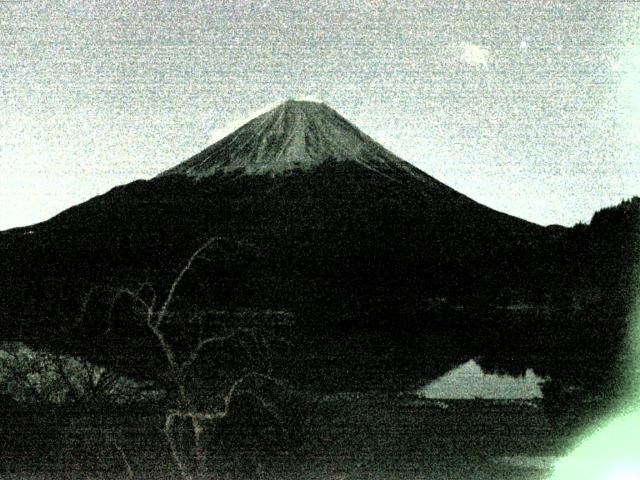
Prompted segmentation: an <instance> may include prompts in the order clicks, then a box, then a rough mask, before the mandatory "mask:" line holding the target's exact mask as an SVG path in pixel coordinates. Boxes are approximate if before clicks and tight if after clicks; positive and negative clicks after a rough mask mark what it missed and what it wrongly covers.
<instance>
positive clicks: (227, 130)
mask: <svg viewBox="0 0 640 480" xmlns="http://www.w3.org/2000/svg"><path fill="white" fill-rule="evenodd" d="M281 103H282V102H274V103H269V104H268V105H265V106H264V107H260V108H258V109H257V110H253V111H252V112H250V113H249V114H247V115H243V116H242V117H240V118H238V119H236V120H232V121H231V122H229V123H227V124H224V125H221V126H219V127H214V129H213V130H212V131H211V133H210V134H209V143H216V142H218V141H220V140H222V139H223V138H224V137H226V136H228V135H230V134H232V133H233V132H235V131H236V130H237V129H238V128H240V127H242V126H243V125H246V124H247V123H249V122H250V121H251V120H254V119H256V118H258V117H259V116H260V115H263V114H265V113H267V112H270V111H271V110H273V109H274V108H277V107H278V106H279V105H280V104H281Z"/></svg>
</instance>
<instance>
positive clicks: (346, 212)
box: [0, 100, 570, 389]
mask: <svg viewBox="0 0 640 480" xmlns="http://www.w3.org/2000/svg"><path fill="white" fill-rule="evenodd" d="M568 231H569V229H564V228H561V227H542V226H539V225H536V224H533V223H529V222H527V221H524V220H521V219H518V218H515V217H512V216H510V215H507V214H504V213H500V212H498V211H495V210H492V209H490V208H488V207H486V206H484V205H481V204H479V203H477V202H475V201H473V200H472V199H470V198H468V197H466V196H465V195H463V194H461V193H459V192H457V191H455V190H453V189H451V188H449V187H448V186H446V185H444V184H443V183H441V182H440V181H438V180H436V179H435V178H433V177H431V176H429V175H428V174H427V173H424V172H422V171H421V170H419V169H417V168H416V167H414V166H412V165H411V164H409V163H407V162H405V161H403V160H402V159H400V158H398V157H397V156H396V155H394V154H393V153H391V152H389V151H388V150H387V149H385V148H384V147H382V146H381V145H379V144H378V143H376V142H375V141H374V140H373V139H371V138H370V137H368V136H367V135H366V134H364V133H363V132H361V131H360V130H359V129H358V128H356V127H355V126H353V125H352V124H351V123H350V122H349V121H347V120H346V119H345V118H343V117H342V116H341V115H340V114H338V113H337V112H336V111H334V110H333V109H331V108H330V107H328V106H326V105H324V104H322V103H317V102H309V101H294V100H289V101H286V102H284V103H282V104H280V105H279V106H277V107H276V108H274V109H272V110H270V111H268V112H266V113H263V114H261V115H259V116H258V117H256V118H254V119H251V120H250V121H248V122H247V123H246V124H245V125H243V126H241V127H240V128H238V129H237V130H236V131H234V132H232V133H230V134H229V135H227V136H226V137H224V138H222V139H220V140H219V141H217V142H216V143H214V144H213V145H211V146H210V147H208V148H207V149H205V150H203V151H202V152H200V153H198V154H196V155H195V156H193V157H192V158H190V159H188V160H186V161H184V162H182V163H180V164H178V165H176V166H175V167H173V168H171V169H169V170H167V171H165V172H161V173H160V174H159V175H158V176H156V177H154V178H152V179H149V180H139V181H135V182H133V183H130V184H127V185H123V186H120V187H116V188H114V189H113V190H111V191H109V192H108V193H106V194H104V195H101V196H98V197H95V198H93V199H91V200H89V201H87V202H85V203H83V204H81V205H78V206H76V207H72V208H70V209H68V210H66V211H64V212H62V213H61V214H59V215H57V216H55V217H54V218H52V219H50V220H48V221H46V222H43V223H40V224H37V225H33V226H31V227H27V228H20V229H14V230H9V231H6V232H0V269H1V270H2V271H3V272H5V274H4V276H3V280H2V283H1V284H0V303H2V305H4V308H3V309H2V311H0V321H2V324H3V329H2V338H1V339H2V340H23V341H25V342H27V343H30V344H32V345H36V346H42V347H44V348H48V349H56V350H61V351H64V352H67V353H72V354H76V355H80V356H85V357H90V358H92V359H93V360H94V361H97V362H99V363H103V364H106V365H110V366H113V367H114V368H118V369H120V370H122V371H124V372H126V373H130V374H132V375H137V376H152V377H153V376H158V375H160V373H159V372H160V371H161V370H162V362H161V358H160V357H161V355H159V353H158V351H157V349H154V347H153V346H152V341H153V340H152V339H150V338H149V336H148V332H145V330H144V328H141V327H140V326H139V325H137V324H136V323H135V322H134V321H133V320H131V318H130V316H129V317H128V316H127V315H124V314H122V315H118V314H117V313H118V312H117V311H116V314H115V315H113V308H110V305H111V307H113V305H112V304H110V298H111V297H110V295H111V294H109V293H108V292H110V291H112V290H113V289H118V288H125V287H126V288H128V289H136V288H139V287H140V286H141V285H150V284H151V285H154V287H155V288H156V291H158V292H166V291H168V289H169V287H170V285H171V281H172V279H174V278H175V276H176V274H177V272H179V271H180V269H181V267H182V266H183V265H184V264H185V262H186V261H187V260H188V259H189V257H190V255H191V254H192V253H193V252H194V251H196V250H197V249H198V247H199V246H201V245H202V244H203V243H204V242H206V241H207V240H208V239H211V238H216V239H218V241H217V243H216V247H215V248H214V249H212V251H210V252H208V253H207V256H206V258H207V261H206V262H201V263H199V264H198V266H197V268H194V272H193V275H190V276H189V278H188V279H185V283H184V285H182V286H181V291H180V292H179V293H180V294H179V299H178V301H177V302H176V305H175V311H174V312H173V318H175V319H176V320H175V321H174V322H173V323H171V325H170V327H169V326H168V328H169V329H170V330H171V332H170V333H171V334H172V335H173V337H174V338H175V340H174V341H175V342H176V345H179V344H181V342H184V337H185V335H186V333H185V332H186V331H187V330H188V326H187V325H185V324H183V323H181V321H180V320H178V319H179V318H181V315H182V313H185V312H190V311H193V310H194V309H199V310H201V311H206V312H213V311H215V312H218V313H220V312H226V313H225V314H224V315H226V317H225V318H227V320H228V321H235V320H233V318H237V317H239V316H244V318H246V317H251V318H253V319H254V321H256V322H262V323H263V324H264V325H267V324H269V320H267V318H271V317H273V316H274V315H276V316H277V315H281V316H284V317H286V318H287V319H288V320H287V324H288V325H289V327H288V328H289V329H290V332H289V334H288V335H289V336H290V338H291V342H289V343H290V344H291V345H292V347H291V350H290V351H288V352H287V353H286V355H284V356H283V357H282V359H281V370H282V371H283V372H286V374H287V375H288V376H290V377H291V379H292V380H293V381H295V382H298V383H300V384H303V385H312V386H316V387H319V388H326V389H343V388H359V386H362V387H366V388H374V389H386V388H399V387H402V388H406V387H407V386H410V385H413V386H418V385H423V384H424V383H425V382H426V381H428V380H429V379H432V378H435V377H436V376H438V375H440V374H442V373H444V372H446V371H448V370H450V369H451V368H453V367H454V366H456V365H459V364H462V363H464V362H465V361H467V360H468V359H469V358H472V357H474V356H477V355H479V354H481V352H482V351H487V350H491V349H494V347H496V342H500V341H501V338H502V337H501V336H500V335H499V334H497V333H496V332H501V331H504V325H505V323H504V322H508V321H509V320H508V319H507V318H506V317H507V316H508V315H510V314H511V313H512V312H513V311H514V310H513V308H516V307H514V305H515V306H523V307H522V309H520V312H521V316H520V317H522V315H525V314H527V315H529V312H539V311H540V308H539V305H541V304H542V303H543V301H544V299H545V298H547V299H548V297H549V295H550V294H554V292H555V291H558V290H559V289H562V288H563V285H565V284H566V282H567V281H568V280H567V278H568V277H569V275H570V273H565V272H564V271H563V269H565V267H566V265H567V264H568V262H558V261H557V256H558V255H559V254H558V252H559V251H560V250H561V248H560V247H559V245H564V243H563V242H564V239H565V238H567V235H568V234H567V232H568ZM554 255H555V256H554ZM118 308H120V309H124V307H123V306H120V307H118ZM118 308H116V310H118ZM107 311H108V312H109V315H106V312H107ZM274 312H277V314H276V313H274ZM496 312H502V313H496ZM505 312H507V313H505ZM510 312H511V313H510ZM522 312H524V313H522ZM185 314H186V313H185ZM114 318H115V320H114ZM531 321H532V322H533V321H534V320H531ZM501 322H502V323H501ZM509 328H511V327H509ZM501 329H502V330H501ZM532 338H533V337H532ZM538 341H539V339H538V340H536V339H532V340H531V342H532V344H531V345H528V346H525V347H522V348H523V349H524V350H526V348H529V347H531V348H534V347H535V345H536V342H538ZM141 346H144V348H141ZM492 351H493V350H492ZM211 355H213V353H212V354H211ZM213 358H214V357H211V358H210V361H209V360H207V359H206V358H205V359H204V360H203V362H204V365H207V361H209V363H211V362H213V361H214V360H213ZM527 358H529V357H527ZM203 368H204V367H203Z"/></svg>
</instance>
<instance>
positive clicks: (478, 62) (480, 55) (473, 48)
mask: <svg viewBox="0 0 640 480" xmlns="http://www.w3.org/2000/svg"><path fill="white" fill-rule="evenodd" d="M489 57H490V54H489V50H487V49H486V48H484V47H482V46H480V45H475V44H473V43H466V44H463V45H462V53H461V54H460V61H461V62H462V63H466V64H468V65H474V66H482V67H484V68H487V67H488V65H489V60H490V58H489Z"/></svg>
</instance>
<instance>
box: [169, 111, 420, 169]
mask: <svg viewBox="0 0 640 480" xmlns="http://www.w3.org/2000/svg"><path fill="white" fill-rule="evenodd" d="M328 161H331V162H356V163H358V164H360V165H362V166H364V167H366V168H368V169H370V170H374V171H379V172H387V173H388V172H389V170H390V169H393V170H395V169H397V168H398V167H400V168H401V169H402V170H407V167H409V168H412V167H410V166H409V164H407V163H406V162H404V161H403V160H401V159H399V158H398V157H396V156H395V155H393V154H392V153H391V152H389V151H388V150H386V149H385V148H384V147H382V146H381V145H380V144H378V143H376V142H375V141H374V140H372V139H371V138H370V137H368V136H367V135H365V134H364V133H362V132H361V131H360V130H359V129H358V128H356V127H355V126H354V125H352V124H351V123H350V122H349V121H348V120H346V119H345V118H344V117H342V116H341V115H340V114H339V113H337V112H336V111H335V110H333V109H332V108H330V107H328V106H327V105H326V104H324V103H322V102H316V101H310V100H297V99H288V100H286V101H284V102H283V103H281V104H279V105H278V106H277V107H275V108H273V109H272V110H270V111H268V112H266V113H263V114H262V115H259V116H257V117H255V118H253V119H251V120H249V121H248V122H247V123H245V124H244V125H242V126H241V127H240V128H238V129H237V130H235V131H234V132H232V133H230V134H229V135H227V136H226V137H224V138H222V139H221V140H219V141H217V142H216V143H214V144H213V145H211V146H210V147H208V148H207V149H205V150H203V151H202V152H200V153H198V154H196V155H195V156H193V157H191V158H190V159H188V160H186V161H184V162H182V163H181V164H179V165H177V166H176V167H174V168H172V169H170V170H167V171H166V172H163V173H162V174H161V176H164V175H175V174H178V175H186V176H188V177H193V178H204V177H208V176H211V175H215V174H219V173H240V174H249V175H278V174H283V173H286V172H290V171H294V170H310V169H312V168H315V167H317V166H318V165H320V164H322V163H325V162H328Z"/></svg>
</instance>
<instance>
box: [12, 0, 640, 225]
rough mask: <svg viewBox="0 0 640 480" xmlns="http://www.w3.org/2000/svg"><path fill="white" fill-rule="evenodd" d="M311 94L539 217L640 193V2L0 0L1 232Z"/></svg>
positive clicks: (479, 191) (401, 150)
mask: <svg viewBox="0 0 640 480" xmlns="http://www.w3.org/2000/svg"><path fill="white" fill-rule="evenodd" d="M398 3H401V5H398ZM303 96H312V97H314V98H317V99H320V100H322V101H324V102H326V103H327V104H328V105H329V106H331V107H333V108H335V109H336V110H337V111H338V112H340V113H341V114H342V115H344V116H345V117H346V118H347V119H349V120H351V121H352V122H353V123H354V124H356V125H357V126H358V127H359V128H361V129H362V130H364V131H365V133H367V134H369V135H370V136H372V137H373V138H374V139H376V140H378V141H380V142H381V143H382V144H383V145H385V146H386V147H387V148H389V149H390V150H392V151H393V152H394V153H396V154H397V155H399V156H400V157H402V158H404V159H405V160H408V161H410V162H412V163H414V164H415V165H416V166H418V167H419V168H421V169H423V170H424V171H426V172H427V173H429V174H431V175H433V176H435V177H436V178H438V179H440V180H442V181H444V182H445V183H447V184H449V185H450V186H452V187H453V188H456V189H457V190H459V191H461V192H463V193H465V194H467V195H469V196H470V197H472V198H474V199H476V200H477V201H479V202H481V203H484V204H486V205H488V206H491V207H493V208H495V209H498V210H501V211H505V212H507V213H510V214H513V215H517V216H519V217H522V218H525V219H528V220H531V221H534V222H537V223H541V224H550V223H560V224H565V225H571V224H573V223H575V222H577V221H586V220H588V219H589V218H590V217H591V215H592V213H593V212H594V211H595V210H596V209H599V208H602V207H603V206H607V205H610V204H615V203H617V202H619V201H620V200H622V199H623V198H628V197H630V196H632V195H634V194H635V195H637V194H640V2H635V1H633V2H624V1H611V0H607V1H603V2H597V1H595V0H591V1H575V2H555V1H536V2H526V1H523V0H517V1H515V0H513V1H502V0H501V1H496V2H492V1H489V0H482V1H480V0H476V1H457V2H456V1H453V2H424V1H407V2H391V1H389V2H387V1H375V2H373V1H370V2H364V1H342V0H341V1H339V2H338V1H325V2H313V1H305V2H297V1H275V0H273V1H235V2H232V1H229V2H217V1H206V0H200V1H197V0H196V1H194V0H190V1H188V2H187V1H185V2H179V1H168V0H165V1H159V0H149V1H146V0H139V1H115V0H114V1H107V0H102V1H87V0H0V230H1V229H6V228H10V227H14V226H19V225H26V224H30V223H33V222H37V221H42V220H45V219H47V218H49V217H51V216H52V215H54V214H56V213H58V212H60V211H62V210H64V209H66V208H68V207H70V206H72V205H74V204H77V203H80V202H82V201H85V200H87V199H89V198H91V197H92V196H95V195H97V194H100V193H104V192H105V191H107V190H108V189H110V188H111V187H113V186H116V185H119V184H123V183H126V182H129V181H132V180H135V179H138V178H148V177H151V176H153V175H155V174H157V173H159V172H160V171H162V170H165V169H167V168H169V167H171V166H173V165H175V164H177V163H179V162H180V161H182V160H184V159H186V158H188V157H189V156H191V155H193V154H195V153H197V152H198V151H200V150H201V149H203V148H204V147H206V146H207V145H208V144H209V143H210V140H211V138H213V137H216V136H217V133H216V132H219V131H220V129H222V128H224V127H225V126H227V125H229V124H234V125H237V122H238V120H239V119H241V118H244V117H246V115H248V114H250V113H251V112H254V111H256V110H259V109H261V108H264V107H265V106H268V105H273V104H274V103H276V102H279V101H282V100H285V99H287V98H290V97H303Z"/></svg>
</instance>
